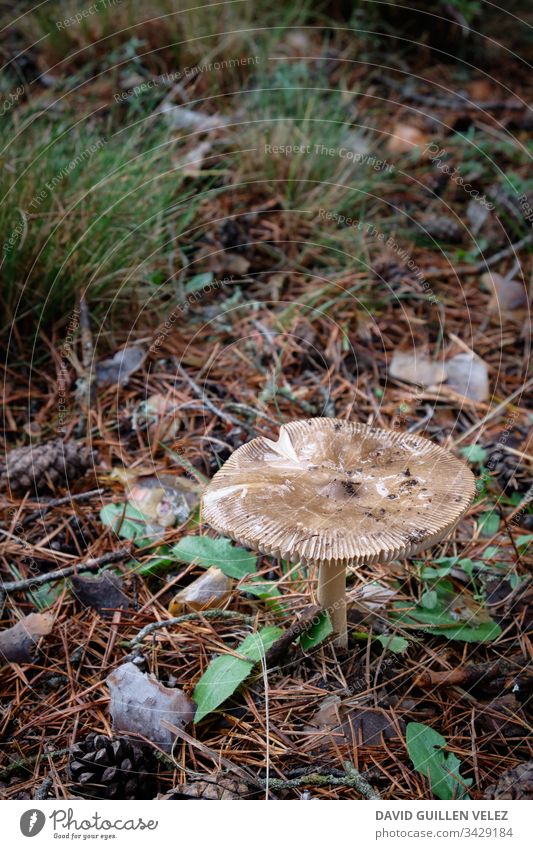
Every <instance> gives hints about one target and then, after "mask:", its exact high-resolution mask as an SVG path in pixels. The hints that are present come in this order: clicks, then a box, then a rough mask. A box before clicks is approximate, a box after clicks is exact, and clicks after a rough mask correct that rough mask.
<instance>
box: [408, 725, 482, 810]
mask: <svg viewBox="0 0 533 849" xmlns="http://www.w3.org/2000/svg"><path fill="white" fill-rule="evenodd" d="M405 742H406V744H407V751H408V752H409V757H410V758H411V760H412V762H413V766H414V768H415V769H416V771H417V772H419V773H420V774H421V775H424V776H425V777H426V778H428V779H429V783H430V785H431V790H432V792H433V794H434V795H435V796H436V797H437V799H462V800H468V799H470V797H469V795H468V793H467V792H466V787H470V785H471V784H472V779H471V778H469V779H464V778H462V777H461V774H460V769H461V761H460V760H459V759H458V758H457V757H456V756H455V755H454V754H452V753H446V752H445V751H444V746H446V739H445V738H444V737H443V736H442V735H441V734H439V733H438V731H435V730H434V729H433V728H431V727H430V726H429V725H423V724H422V723H421V722H409V723H408V724H407V729H406V740H405Z"/></svg>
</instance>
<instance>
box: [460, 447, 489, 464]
mask: <svg viewBox="0 0 533 849" xmlns="http://www.w3.org/2000/svg"><path fill="white" fill-rule="evenodd" d="M459 453H460V454H462V456H463V457H465V458H466V459H467V460H468V462H469V463H484V462H485V460H486V459H487V449H486V448H483V446H482V445H467V446H466V447H465V448H461V450H460V452H459Z"/></svg>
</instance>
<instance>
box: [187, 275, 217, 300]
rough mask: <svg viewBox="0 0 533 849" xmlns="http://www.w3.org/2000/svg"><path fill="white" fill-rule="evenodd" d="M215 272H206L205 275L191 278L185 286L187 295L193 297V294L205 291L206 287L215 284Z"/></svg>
mask: <svg viewBox="0 0 533 849" xmlns="http://www.w3.org/2000/svg"><path fill="white" fill-rule="evenodd" d="M213 279H214V278H213V272H212V271H206V272H204V273H203V274H195V275H194V277H190V278H189V280H187V282H186V284H185V292H186V293H187V295H191V294H192V293H193V292H197V291H198V290H199V289H203V288H204V286H209V284H210V283H212V282H213Z"/></svg>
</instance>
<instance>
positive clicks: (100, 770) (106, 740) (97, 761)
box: [68, 732, 157, 799]
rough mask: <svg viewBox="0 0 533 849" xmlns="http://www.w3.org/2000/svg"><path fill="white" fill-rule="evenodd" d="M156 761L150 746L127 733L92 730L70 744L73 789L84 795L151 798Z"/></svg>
mask: <svg viewBox="0 0 533 849" xmlns="http://www.w3.org/2000/svg"><path fill="white" fill-rule="evenodd" d="M156 770H157V761H156V758H155V756H154V754H153V752H152V750H151V749H150V748H149V747H148V746H145V745H143V744H142V743H137V742H134V741H132V740H129V739H128V738H127V737H116V738H112V737H106V736H105V735H104V734H95V733H94V732H91V733H90V734H88V735H87V737H86V738H85V740H82V741H80V742H79V743H76V745H75V746H73V747H72V752H71V756H70V760H69V767H68V771H69V777H70V779H71V781H72V784H71V789H72V792H73V793H75V794H76V795H77V796H81V797H83V798H84V799H153V798H154V796H155V793H156V791H157V776H156Z"/></svg>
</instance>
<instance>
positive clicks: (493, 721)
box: [476, 693, 527, 738]
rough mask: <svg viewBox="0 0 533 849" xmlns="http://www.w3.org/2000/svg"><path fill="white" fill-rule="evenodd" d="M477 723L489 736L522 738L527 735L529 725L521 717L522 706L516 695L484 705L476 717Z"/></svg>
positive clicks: (511, 694) (512, 694) (503, 697)
mask: <svg viewBox="0 0 533 849" xmlns="http://www.w3.org/2000/svg"><path fill="white" fill-rule="evenodd" d="M476 723H477V725H478V726H479V727H480V728H481V729H482V730H483V731H486V732H487V733H489V734H497V735H502V736H503V737H520V738H522V737H525V736H526V735H527V723H526V722H525V721H524V719H523V717H522V716H521V709H520V704H519V703H518V700H517V698H516V696H515V695H514V693H509V694H508V695H505V696H501V697H500V698H498V699H493V700H492V701H490V702H488V703H487V704H484V705H483V708H482V709H481V710H480V711H479V713H478V714H477V715H476Z"/></svg>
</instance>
